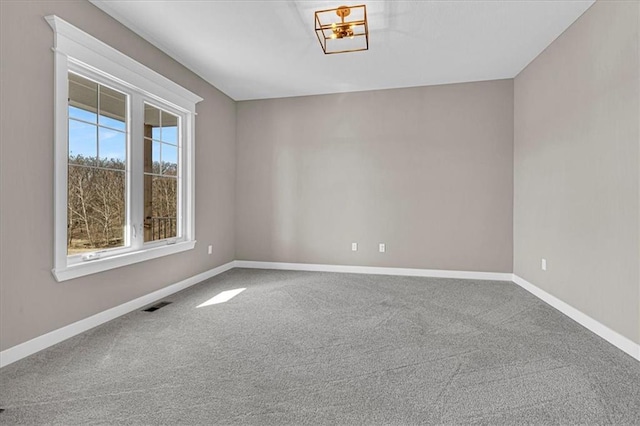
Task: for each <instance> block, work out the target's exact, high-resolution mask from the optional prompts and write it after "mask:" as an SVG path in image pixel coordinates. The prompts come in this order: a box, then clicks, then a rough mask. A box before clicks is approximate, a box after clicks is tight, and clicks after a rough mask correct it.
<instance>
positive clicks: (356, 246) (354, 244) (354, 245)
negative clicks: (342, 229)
mask: <svg viewBox="0 0 640 426" xmlns="http://www.w3.org/2000/svg"><path fill="white" fill-rule="evenodd" d="M351 251H358V243H351Z"/></svg>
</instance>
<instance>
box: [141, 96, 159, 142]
mask: <svg viewBox="0 0 640 426" xmlns="http://www.w3.org/2000/svg"><path fill="white" fill-rule="evenodd" d="M144 137H145V138H153V139H160V110H159V109H158V108H155V107H152V106H151V105H147V104H145V105H144Z"/></svg>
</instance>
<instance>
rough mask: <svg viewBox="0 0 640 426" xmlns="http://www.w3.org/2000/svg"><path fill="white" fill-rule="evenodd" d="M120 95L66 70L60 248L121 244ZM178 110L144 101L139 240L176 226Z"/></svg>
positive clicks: (171, 233) (123, 155) (123, 120)
mask: <svg viewBox="0 0 640 426" xmlns="http://www.w3.org/2000/svg"><path fill="white" fill-rule="evenodd" d="M127 109H128V99H127V95H125V94H123V93H120V92H118V91H116V90H113V89H111V88H109V87H106V86H103V85H101V84H98V83H95V82H93V81H91V80H89V79H86V78H83V77H81V76H78V75H76V74H73V73H69V104H68V113H69V119H68V124H69V135H68V146H69V157H68V178H67V254H68V255H73V254H78V253H83V252H90V251H96V250H103V249H110V248H118V247H124V246H125V244H126V240H127V239H126V236H125V227H126V215H127V202H128V201H127V180H126V179H127V178H126V176H127V175H126V170H127V162H128V161H129V159H128V158H127V133H128V131H129V129H128V126H129V123H128V119H127V117H128V110H127ZM178 134H179V132H178V117H176V116H175V115H171V114H168V113H166V112H165V111H162V110H160V109H157V108H155V107H152V106H150V105H146V104H145V122H144V136H145V139H144V159H143V161H144V167H143V169H144V200H142V199H138V200H136V199H135V197H134V199H133V201H132V202H134V203H135V202H139V203H144V241H145V242H146V241H154V240H160V239H164V238H172V237H176V236H177V233H178V225H177V213H178V208H177V206H178V185H177V181H178V147H179V143H178Z"/></svg>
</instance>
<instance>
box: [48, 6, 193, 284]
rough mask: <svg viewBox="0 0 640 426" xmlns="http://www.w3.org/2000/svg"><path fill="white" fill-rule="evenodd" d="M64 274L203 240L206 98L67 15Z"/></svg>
mask: <svg viewBox="0 0 640 426" xmlns="http://www.w3.org/2000/svg"><path fill="white" fill-rule="evenodd" d="M47 21H48V22H49V24H50V25H51V26H52V28H53V29H54V31H55V33H56V48H55V52H56V55H55V63H56V67H55V76H56V84H55V86H56V106H55V107H56V110H55V120H56V121H55V125H56V130H55V176H54V187H55V238H54V240H55V247H54V268H53V274H54V276H55V277H56V279H57V280H58V281H62V280H67V279H71V278H75V277H79V276H83V275H87V274H92V273H96V272H100V271H104V270H108V269H112V268H116V267H120V266H124V265H128V264H131V263H136V262H141V261H144V260H148V259H152V258H156V257H160V256H165V255H169V254H173V253H177V252H180V251H184V250H189V249H192V248H193V247H194V246H195V238H194V216H193V176H194V174H193V172H194V170H193V144H194V136H193V133H194V122H195V120H194V117H195V105H196V103H197V102H199V101H201V100H202V99H201V98H199V97H198V96H196V95H194V94H193V93H191V92H189V91H187V90H186V89H184V88H182V87H180V86H178V85H176V84H175V83H173V82H171V81H169V80H167V79H166V78H164V77H162V76H160V75H159V74H157V73H155V72H154V71H152V70H150V69H148V68H146V67H144V66H143V65H141V64H139V63H137V62H135V61H134V60H132V59H131V58H129V57H127V56H125V55H123V54H121V53H120V52H118V51H116V50H114V49H112V48H111V47H109V46H107V45H105V44H103V43H101V42H100V41H98V40H96V39H95V38H93V37H91V36H89V35H88V34H86V33H84V32H82V31H80V30H78V29H77V28H75V27H73V26H72V25H70V24H68V23H67V22H65V21H63V20H61V19H60V18H58V17H55V16H50V17H47Z"/></svg>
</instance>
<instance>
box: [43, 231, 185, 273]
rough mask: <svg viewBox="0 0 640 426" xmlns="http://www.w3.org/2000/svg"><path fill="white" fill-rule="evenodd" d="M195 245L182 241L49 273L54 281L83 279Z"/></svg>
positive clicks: (91, 261)
mask: <svg viewBox="0 0 640 426" xmlns="http://www.w3.org/2000/svg"><path fill="white" fill-rule="evenodd" d="M195 245H196V241H184V242H180V243H176V244H169V245H166V246H160V247H153V248H148V249H144V250H139V251H136V252H132V253H125V254H121V255H118V256H111V257H105V258H102V259H96V260H90V261H87V262H82V263H77V264H75V265H71V266H67V267H65V268H55V269H53V270H52V271H51V272H52V273H53V276H54V277H55V279H56V281H58V282H60V281H66V280H71V279H73V278H78V277H83V276H85V275H91V274H96V273H98V272H103V271H108V270H110V269H115V268H120V267H121V266H126V265H132V264H134V263H139V262H144V261H145V260H151V259H155V258H158V257H162V256H168V255H170V254H175V253H180V252H183V251H187V250H192V249H193V248H194V247H195Z"/></svg>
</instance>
